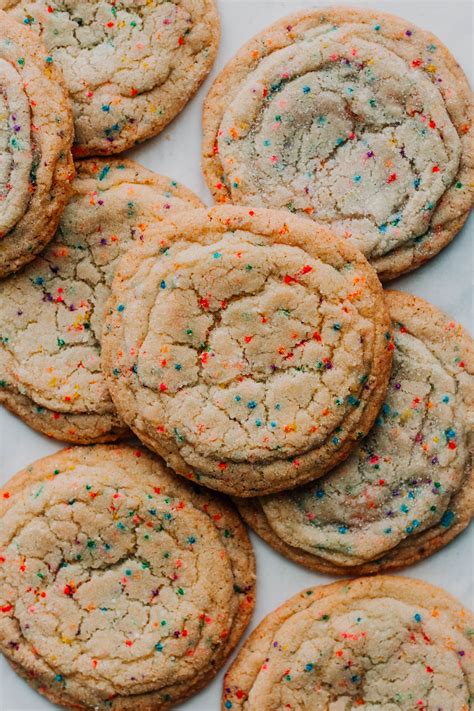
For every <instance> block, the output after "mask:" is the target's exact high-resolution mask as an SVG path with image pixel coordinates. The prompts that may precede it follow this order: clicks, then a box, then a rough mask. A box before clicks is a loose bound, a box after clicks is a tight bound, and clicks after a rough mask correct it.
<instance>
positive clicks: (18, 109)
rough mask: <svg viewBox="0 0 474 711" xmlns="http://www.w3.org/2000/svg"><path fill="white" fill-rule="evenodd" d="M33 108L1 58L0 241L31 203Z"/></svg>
mask: <svg viewBox="0 0 474 711" xmlns="http://www.w3.org/2000/svg"><path fill="white" fill-rule="evenodd" d="M30 123H31V120H30V106H29V101H28V97H27V95H26V93H25V90H24V87H23V80H22V78H21V76H20V75H19V73H18V72H17V71H16V69H15V68H14V67H13V66H12V65H11V64H10V63H9V62H7V61H5V60H4V59H0V239H1V237H3V236H5V235H6V234H8V232H10V231H11V230H12V229H14V227H15V226H16V225H17V224H18V222H19V221H20V220H21V218H22V217H23V215H24V214H25V212H26V209H27V207H28V202H29V189H30V172H31V171H32V169H33V150H32V144H31V134H30Z"/></svg>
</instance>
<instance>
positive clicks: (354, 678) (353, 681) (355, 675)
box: [351, 674, 360, 684]
mask: <svg viewBox="0 0 474 711" xmlns="http://www.w3.org/2000/svg"><path fill="white" fill-rule="evenodd" d="M359 679H360V677H359V675H358V674H354V675H353V676H351V681H352V683H353V684H357V682H358V681H359Z"/></svg>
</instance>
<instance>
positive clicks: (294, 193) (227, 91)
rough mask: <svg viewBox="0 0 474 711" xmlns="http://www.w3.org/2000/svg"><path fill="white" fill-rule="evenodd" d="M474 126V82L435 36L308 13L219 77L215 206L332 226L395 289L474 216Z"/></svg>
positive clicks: (387, 18)
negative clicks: (287, 213) (283, 213)
mask: <svg viewBox="0 0 474 711" xmlns="http://www.w3.org/2000/svg"><path fill="white" fill-rule="evenodd" d="M471 117H472V94H471V90H470V88H469V84H468V82H467V80H466V77H465V76H464V74H463V72H462V70H461V69H460V68H459V66H458V65H457V63H456V61H455V60H454V58H453V57H452V56H451V54H450V53H449V52H448V50H447V49H446V48H445V47H444V46H443V45H442V43H441V42H440V41H439V40H438V39H437V38H436V37H434V36H433V35H431V34H429V33H427V32H425V31H423V30H420V29H419V28H417V27H414V26H412V25H411V24H410V23H408V22H406V21H404V20H402V19H400V18H397V17H393V16H391V15H386V14H384V13H374V12H371V11H367V10H352V9H350V8H344V9H342V8H335V9H327V10H326V9H323V10H320V9H315V10H311V11H303V12H301V13H299V14H297V15H291V16H289V17H287V18H284V19H283V20H280V21H278V22H277V23H276V24H274V25H272V26H271V27H269V28H267V29H266V30H264V31H263V32H262V33H261V34H259V35H257V36H256V37H255V38H254V39H253V40H251V41H250V42H249V43H248V44H247V45H245V46H244V47H243V48H242V49H241V50H240V51H239V52H238V54H237V55H236V57H235V58H234V59H233V60H231V62H230V63H229V64H228V65H227V67H226V68H225V69H224V71H223V72H222V73H221V74H220V75H219V76H218V77H217V79H216V81H215V83H214V85H213V87H212V88H211V91H210V93H209V96H208V98H207V102H206V108H205V111H204V119H203V121H204V132H205V141H204V170H205V174H206V179H207V181H208V184H209V187H210V188H211V190H212V191H213V194H214V196H215V198H216V200H217V201H229V200H230V201H231V202H234V203H238V204H250V205H254V206H265V207H274V208H284V207H286V208H288V209H289V210H291V211H292V212H298V213H302V214H307V215H309V216H310V217H313V218H314V219H315V220H317V221H318V222H322V221H323V222H326V223H329V224H330V225H331V227H332V229H334V230H335V231H336V233H337V234H338V235H339V236H341V237H343V238H344V239H347V240H348V241H349V242H350V243H352V244H354V245H355V246H357V247H358V248H359V249H361V251H362V252H363V253H364V254H365V255H366V256H367V258H368V259H369V261H370V262H371V263H372V264H373V265H374V266H375V268H376V269H377V271H378V272H379V274H380V276H381V277H382V278H383V279H389V278H393V277H395V276H397V275H399V274H400V273H402V272H405V271H409V270H411V269H414V268H416V267H417V266H419V265H420V264H421V263H423V262H424V261H426V260H427V259H429V258H430V257H431V256H433V255H434V254H436V253H437V252H438V251H439V250H440V249H441V248H442V247H443V246H444V245H445V244H447V243H448V242H449V241H450V240H451V239H452V238H453V237H454V236H455V234H456V232H457V231H458V230H459V229H460V227H461V226H462V224H463V222H464V220H465V219H466V217H467V215H468V214H469V210H470V208H471V205H472V202H473V193H472V183H473V177H474V152H473V137H472V130H471Z"/></svg>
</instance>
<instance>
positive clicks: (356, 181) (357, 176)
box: [354, 175, 362, 183]
mask: <svg viewBox="0 0 474 711" xmlns="http://www.w3.org/2000/svg"><path fill="white" fill-rule="evenodd" d="M361 180H362V176H360V175H354V182H355V183H360V181H361Z"/></svg>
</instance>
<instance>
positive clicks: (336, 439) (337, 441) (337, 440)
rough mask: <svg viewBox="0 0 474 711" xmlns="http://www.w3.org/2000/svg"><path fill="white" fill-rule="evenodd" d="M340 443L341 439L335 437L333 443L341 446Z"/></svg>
mask: <svg viewBox="0 0 474 711" xmlns="http://www.w3.org/2000/svg"><path fill="white" fill-rule="evenodd" d="M339 442H340V439H339V437H333V438H332V443H333V444H339Z"/></svg>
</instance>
